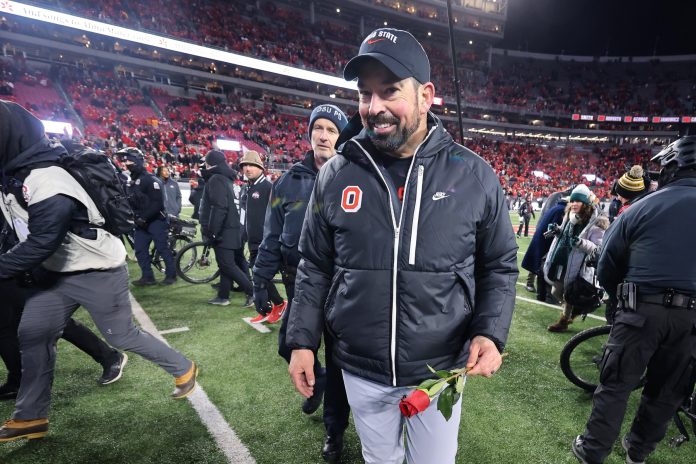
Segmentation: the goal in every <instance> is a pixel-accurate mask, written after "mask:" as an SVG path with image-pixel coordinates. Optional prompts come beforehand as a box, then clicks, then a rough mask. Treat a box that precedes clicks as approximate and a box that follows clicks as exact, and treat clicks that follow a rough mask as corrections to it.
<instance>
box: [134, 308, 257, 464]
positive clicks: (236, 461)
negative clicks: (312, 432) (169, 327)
mask: <svg viewBox="0 0 696 464" xmlns="http://www.w3.org/2000/svg"><path fill="white" fill-rule="evenodd" d="M130 300H131V306H132V307H133V315H134V316H135V318H136V319H137V320H138V322H139V323H140V326H141V327H142V328H143V329H144V330H145V331H147V332H150V334H151V335H152V336H153V337H157V338H159V339H160V340H162V341H163V342H165V343H167V341H166V340H165V339H164V337H162V334H161V332H159V331H158V330H157V327H155V324H154V323H153V322H152V320H151V319H150V317H149V316H148V315H147V314H146V313H145V311H144V310H143V308H142V306H140V303H138V301H137V300H136V299H135V298H133V294H130ZM168 344H169V343H167V345H168ZM187 399H188V400H189V402H190V403H191V405H192V406H193V409H195V411H196V413H197V414H198V417H200V418H201V422H203V425H205V426H206V428H207V429H208V432H210V435H212V436H213V438H214V439H215V442H216V443H217V445H218V447H219V448H220V451H222V453H223V454H224V455H225V457H226V458H227V461H228V462H230V463H233V464H256V460H255V459H254V458H253V457H252V456H251V453H249V449H248V448H247V447H246V446H244V443H242V442H241V440H240V439H239V437H237V434H236V433H234V430H232V429H231V428H230V425H229V424H228V423H227V421H225V418H224V417H222V414H221V413H220V411H219V410H218V408H217V407H215V405H214V404H213V403H212V402H211V401H210V399H209V398H208V395H206V393H205V391H204V390H203V388H201V386H200V384H199V385H198V386H197V388H196V389H195V390H194V391H193V393H192V394H191V395H190V396H189V397H188V398H187Z"/></svg>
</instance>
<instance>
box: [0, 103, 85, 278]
mask: <svg viewBox="0 0 696 464" xmlns="http://www.w3.org/2000/svg"><path fill="white" fill-rule="evenodd" d="M65 153H67V151H66V150H65V148H64V147H63V146H62V145H61V144H60V143H58V142H55V141H51V140H49V139H48V138H46V136H45V134H44V128H43V126H42V125H41V123H40V122H39V121H38V120H36V118H34V117H33V116H31V115H30V114H29V113H28V112H27V111H26V110H25V109H24V108H22V107H20V106H19V105H17V104H16V103H11V102H4V101H0V180H1V181H2V190H3V192H4V194H2V196H4V198H0V201H8V196H13V197H14V198H15V199H17V201H20V202H22V201H23V200H22V187H23V186H22V182H23V180H24V178H26V176H27V175H28V173H29V172H30V171H31V169H32V168H33V167H34V166H37V165H40V164H42V163H57V162H58V160H59V158H60V157H61V156H62V155H64V154H65ZM26 209H27V211H28V213H29V223H28V227H29V231H30V232H31V234H30V235H29V237H28V238H27V240H26V241H24V242H22V243H20V244H18V245H17V246H15V247H14V248H12V250H10V251H9V252H7V253H4V254H2V255H1V256H0V279H6V278H10V277H14V276H17V275H20V274H22V273H23V272H26V271H29V270H32V269H34V268H36V267H37V266H39V265H40V264H41V263H42V262H44V261H45V260H46V259H47V258H48V257H50V256H51V255H52V254H53V253H54V252H55V251H56V250H57V249H58V248H59V247H60V245H61V243H62V242H63V239H64V238H65V235H66V234H67V232H68V230H69V228H70V224H71V222H72V221H73V218H74V217H77V216H81V215H82V212H83V211H84V208H83V207H81V205H80V204H79V203H78V202H77V201H75V200H73V199H72V198H70V197H68V196H65V195H54V196H52V197H50V198H47V199H45V200H43V201H41V202H39V203H36V204H33V205H32V206H29V207H28V208H26ZM0 214H1V213H0ZM84 214H86V213H84Z"/></svg>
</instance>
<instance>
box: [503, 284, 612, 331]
mask: <svg viewBox="0 0 696 464" xmlns="http://www.w3.org/2000/svg"><path fill="white" fill-rule="evenodd" d="M517 285H521V286H522V287H525V286H526V285H525V284H523V283H522V282H517ZM515 298H517V299H518V300H522V301H526V302H527V303H534V304H538V305H540V306H546V307H547V308H553V309H561V307H560V306H558V305H552V304H549V303H545V302H543V301H539V300H533V299H531V298H526V297H524V296H516V297H515ZM587 317H589V318H591V319H597V320H598V321H604V322H607V320H606V319H605V318H603V317H602V316H596V315H594V314H588V315H587Z"/></svg>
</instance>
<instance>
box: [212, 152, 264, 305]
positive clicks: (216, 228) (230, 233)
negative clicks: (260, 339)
mask: <svg viewBox="0 0 696 464" xmlns="http://www.w3.org/2000/svg"><path fill="white" fill-rule="evenodd" d="M203 176H204V177H205V180H206V182H205V189H204V190H203V198H201V206H200V210H199V215H200V217H199V221H200V223H201V233H202V234H203V238H204V240H206V241H207V242H209V243H210V244H212V245H213V250H215V259H216V260H217V263H218V267H219V268H220V285H219V287H218V294H217V296H216V297H214V298H212V299H210V300H208V303H210V304H213V305H219V306H227V305H229V304H230V299H229V298H230V290H231V289H232V282H233V281H234V282H235V283H236V284H237V285H239V286H240V287H241V288H242V290H243V291H244V293H245V294H246V297H247V301H246V303H245V305H251V304H252V302H253V288H252V286H251V282H249V278H248V277H247V276H246V275H245V274H244V272H243V271H242V270H241V269H240V268H239V266H237V263H236V262H235V250H239V249H240V248H241V247H242V233H241V228H242V225H241V224H240V222H239V212H238V211H237V206H236V205H235V195H234V190H233V189H234V181H235V179H236V178H237V173H236V171H234V170H233V169H232V168H230V167H229V165H228V164H227V159H226V158H225V154H224V153H222V152H221V151H218V150H210V151H209V152H208V154H207V155H206V156H205V171H204V172H203Z"/></svg>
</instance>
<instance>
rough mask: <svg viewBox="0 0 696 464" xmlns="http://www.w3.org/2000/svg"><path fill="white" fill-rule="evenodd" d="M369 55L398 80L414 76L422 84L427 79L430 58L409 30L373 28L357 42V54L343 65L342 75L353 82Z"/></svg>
mask: <svg viewBox="0 0 696 464" xmlns="http://www.w3.org/2000/svg"><path fill="white" fill-rule="evenodd" d="M370 58H372V59H375V60H377V61H379V62H380V63H382V64H383V65H384V66H385V67H386V68H387V69H389V71H391V72H392V73H393V74H394V75H395V76H396V77H398V78H399V79H406V78H407V77H414V78H415V79H416V80H417V81H418V82H420V83H421V84H424V83H426V82H430V60H428V55H427V54H426V53H425V50H423V46H422V45H421V44H420V42H418V41H417V40H416V38H415V37H413V36H412V35H411V33H410V32H407V31H402V30H401V29H392V28H381V29H376V30H374V31H372V33H370V35H368V36H367V37H365V40H363V43H362V45H360V51H359V52H358V55H357V56H355V57H353V59H351V60H350V61H349V62H348V64H346V67H345V68H344V70H343V78H344V79H345V80H347V81H352V80H353V79H355V78H356V77H358V75H359V74H360V69H361V68H362V66H363V64H365V62H367V61H369V60H370Z"/></svg>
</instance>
